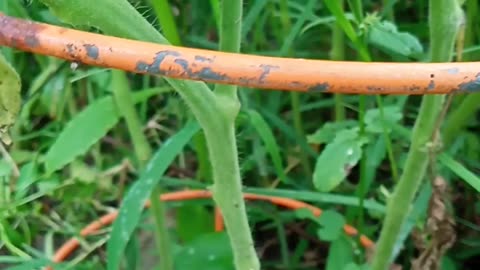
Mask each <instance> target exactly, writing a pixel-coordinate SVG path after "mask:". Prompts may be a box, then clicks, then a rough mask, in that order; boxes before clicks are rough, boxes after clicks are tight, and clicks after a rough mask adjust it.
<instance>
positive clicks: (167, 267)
mask: <svg viewBox="0 0 480 270" xmlns="http://www.w3.org/2000/svg"><path fill="white" fill-rule="evenodd" d="M112 81H113V83H112V87H113V95H114V98H115V102H116V104H117V106H118V108H119V110H118V111H119V112H120V113H121V114H122V116H123V118H124V119H125V122H126V124H127V127H128V132H129V133H130V137H131V139H132V143H133V148H134V151H135V156H136V158H137V159H138V164H139V167H140V169H141V170H143V169H144V168H145V166H146V164H147V162H148V160H149V159H150V158H151V156H152V149H151V147H150V145H149V144H148V141H147V138H146V137H145V135H144V134H143V132H142V130H143V129H142V125H141V124H140V120H139V117H138V115H137V112H136V110H135V106H134V104H133V102H132V100H133V99H132V95H131V92H130V88H129V87H128V80H127V77H126V75H125V73H124V72H122V71H118V70H113V71H112ZM161 193H162V192H161V189H160V187H158V186H157V187H155V188H154V189H153V190H152V192H151V194H150V202H151V207H152V208H151V211H150V212H151V213H152V216H153V219H154V221H155V225H156V226H155V240H156V244H157V248H158V253H159V255H160V265H161V269H162V270H173V269H174V266H173V265H174V264H173V255H172V253H171V243H170V237H169V235H168V229H167V225H166V221H165V206H164V203H163V202H161V201H160V200H159V199H158V198H159V197H160V195H161Z"/></svg>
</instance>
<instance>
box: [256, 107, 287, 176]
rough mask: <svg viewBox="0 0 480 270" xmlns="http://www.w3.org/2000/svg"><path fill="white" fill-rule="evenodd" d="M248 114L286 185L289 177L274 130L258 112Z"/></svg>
mask: <svg viewBox="0 0 480 270" xmlns="http://www.w3.org/2000/svg"><path fill="white" fill-rule="evenodd" d="M247 113H248V116H249V117H250V123H251V124H252V125H253V126H254V127H255V129H256V130H257V132H258V134H259V135H260V137H261V138H262V140H263V142H264V143H265V147H266V148H267V151H268V153H269V154H270V157H271V158H272V161H273V165H274V166H275V170H276V173H277V175H278V176H279V177H280V179H281V180H282V181H283V182H284V183H285V182H286V181H287V176H286V175H285V172H284V171H283V163H282V158H281V156H280V150H279V147H278V144H277V141H276V140H275V136H274V135H273V132H272V130H271V129H270V127H269V126H268V124H267V122H265V120H264V119H263V117H262V116H261V115H260V114H259V113H258V112H256V111H253V110H249V111H247Z"/></svg>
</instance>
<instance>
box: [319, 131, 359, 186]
mask: <svg viewBox="0 0 480 270" xmlns="http://www.w3.org/2000/svg"><path fill="white" fill-rule="evenodd" d="M365 143H366V141H365V139H363V138H361V137H359V136H358V131H357V129H356V128H355V129H350V130H348V129H347V130H343V131H341V132H339V133H338V134H337V138H335V140H334V141H333V142H331V143H329V144H327V146H326V147H325V149H324V150H323V151H322V153H321V154H320V156H319V157H318V158H317V162H316V164H315V170H314V172H313V184H314V185H315V188H316V189H317V190H318V191H321V192H329V191H331V190H333V189H334V188H336V187H337V186H338V185H340V183H342V181H343V180H345V177H346V176H347V175H348V172H349V170H350V169H351V168H352V167H353V166H355V165H356V164H357V162H358V160H359V159H360V158H361V156H362V146H363V144H365Z"/></svg>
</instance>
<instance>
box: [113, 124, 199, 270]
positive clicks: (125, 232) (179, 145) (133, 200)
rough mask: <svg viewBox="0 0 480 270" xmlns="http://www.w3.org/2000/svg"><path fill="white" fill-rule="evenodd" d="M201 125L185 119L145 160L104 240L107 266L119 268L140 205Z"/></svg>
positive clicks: (137, 218) (137, 219)
mask: <svg viewBox="0 0 480 270" xmlns="http://www.w3.org/2000/svg"><path fill="white" fill-rule="evenodd" d="M199 129H200V127H199V126H198V124H197V123H196V122H193V121H192V122H188V123H187V124H186V125H185V127H183V128H182V129H181V130H180V131H179V132H178V133H177V134H175V135H174V136H172V137H170V139H168V140H167V141H166V142H165V143H164V144H163V145H162V147H161V148H160V149H159V150H158V151H157V152H156V153H155V155H154V156H153V157H152V159H151V160H150V161H149V162H148V164H147V167H146V170H145V172H143V173H142V175H141V176H140V178H139V179H138V180H137V181H136V182H135V184H133V186H132V188H131V189H130V190H129V191H128V193H127V195H126V196H125V198H124V200H123V202H122V205H121V207H120V210H119V213H118V217H117V219H116V220H115V222H114V223H113V226H112V232H111V235H110V239H109V240H108V243H107V269H111V270H114V269H118V268H119V265H120V262H121V260H122V259H123V258H122V254H123V251H124V250H125V246H126V245H127V243H128V241H129V239H130V236H131V235H132V233H133V231H134V230H135V228H136V226H137V225H138V222H139V221H140V215H141V213H142V210H143V206H144V204H145V202H146V201H147V199H148V197H149V196H150V193H151V191H152V189H153V188H154V187H155V185H157V183H158V181H159V180H160V179H161V177H162V176H163V174H164V173H165V171H166V170H167V168H168V167H169V166H170V164H171V163H172V161H173V160H174V158H175V157H176V156H177V155H178V154H179V153H180V152H181V151H182V149H183V147H184V146H185V145H186V144H187V143H188V142H189V141H190V139H191V138H192V137H193V135H195V133H197V131H198V130H199Z"/></svg>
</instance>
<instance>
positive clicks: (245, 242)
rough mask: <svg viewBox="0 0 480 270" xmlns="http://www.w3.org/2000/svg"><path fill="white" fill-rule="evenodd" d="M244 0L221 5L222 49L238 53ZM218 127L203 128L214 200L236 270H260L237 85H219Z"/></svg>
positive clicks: (217, 86)
mask: <svg viewBox="0 0 480 270" xmlns="http://www.w3.org/2000/svg"><path fill="white" fill-rule="evenodd" d="M242 8H243V1H242V0H228V1H227V0H224V1H222V2H221V6H220V14H221V15H220V26H221V27H220V46H219V47H220V50H221V51H227V52H239V51H240V44H241V29H242V12H243V9H242ZM215 95H216V102H217V105H218V109H219V110H218V116H217V118H218V120H219V121H218V123H217V124H218V125H211V124H209V125H206V126H204V131H205V138H206V140H207V146H208V149H209V152H210V160H211V162H212V173H213V180H214V184H213V187H212V194H213V199H214V201H215V202H216V204H217V205H218V207H219V208H220V211H221V213H222V215H223V218H224V219H225V226H226V229H227V232H228V233H229V237H230V243H231V245H232V249H233V254H234V261H235V268H236V269H237V270H244V269H245V270H259V269H260V261H259V259H258V257H257V253H256V251H255V246H254V243H253V239H252V232H251V230H250V226H249V224H248V218H247V212H246V206H245V201H244V200H243V196H242V180H241V177H240V167H239V161H238V152H237V141H236V137H235V119H236V117H237V115H238V112H239V111H240V102H239V100H238V96H237V86H235V85H216V87H215Z"/></svg>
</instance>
